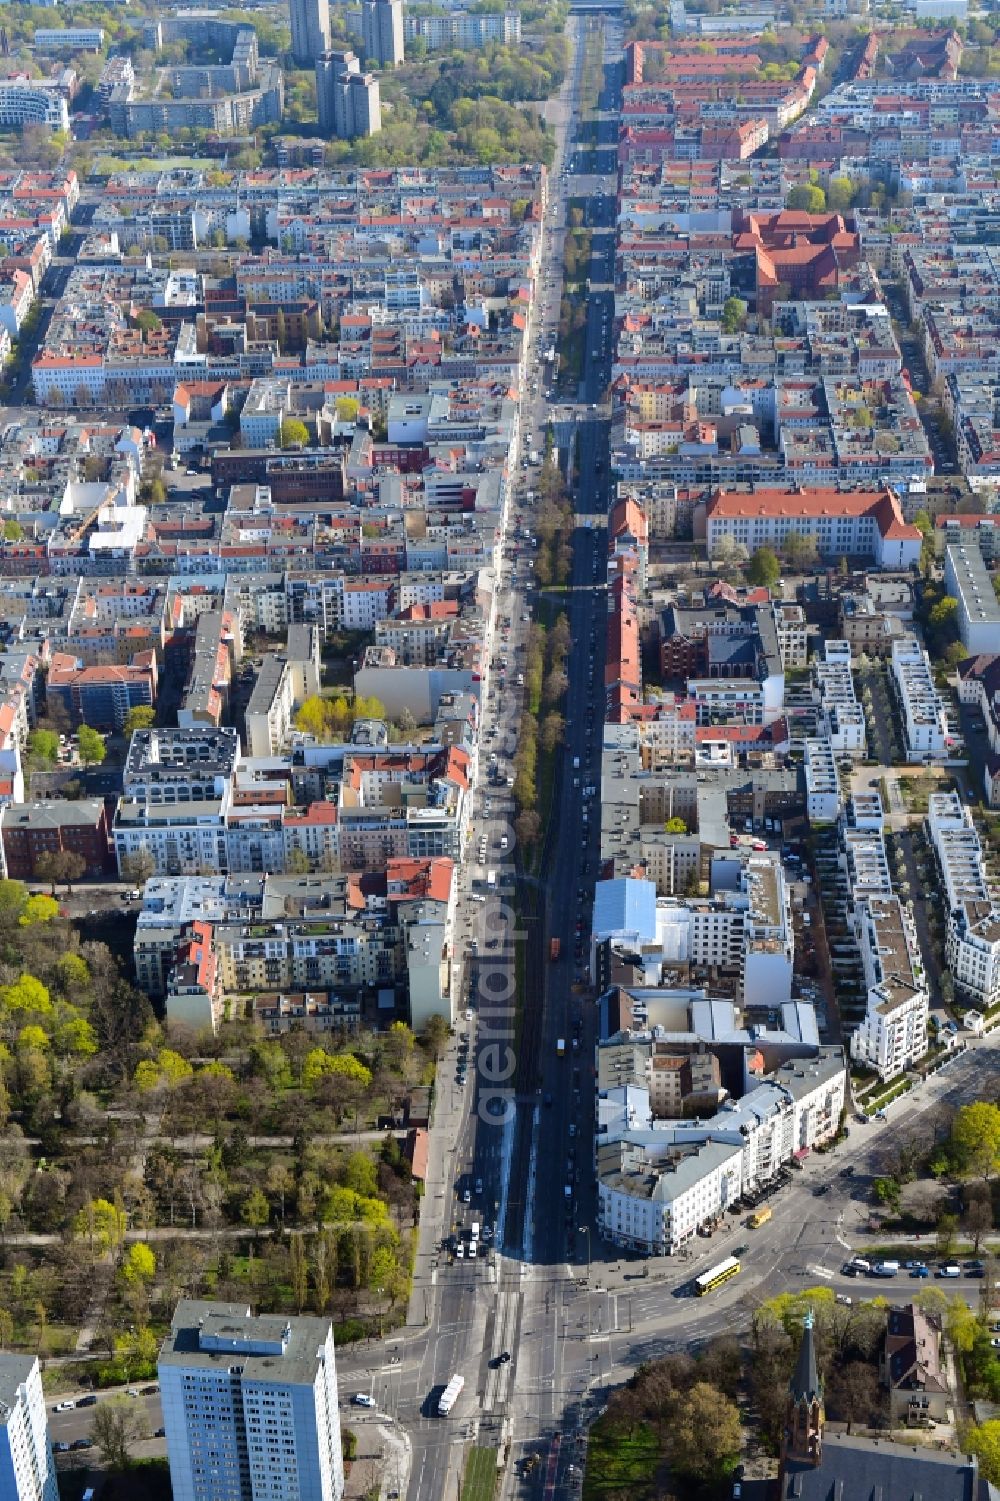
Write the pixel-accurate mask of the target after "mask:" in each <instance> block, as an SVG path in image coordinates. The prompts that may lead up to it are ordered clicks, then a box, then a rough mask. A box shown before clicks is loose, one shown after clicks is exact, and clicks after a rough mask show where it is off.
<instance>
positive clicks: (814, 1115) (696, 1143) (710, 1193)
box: [595, 1048, 846, 1256]
mask: <svg viewBox="0 0 1000 1501" xmlns="http://www.w3.org/2000/svg"><path fill="white" fill-rule="evenodd" d="M845 1081H846V1070H845V1067H844V1055H843V1052H842V1051H841V1049H839V1048H818V1049H817V1050H816V1051H815V1054H814V1055H813V1056H811V1057H808V1058H797V1059H793V1060H790V1061H788V1062H786V1063H784V1064H782V1065H781V1066H779V1067H778V1068H777V1069H775V1070H774V1072H773V1073H771V1074H770V1075H768V1077H767V1079H766V1080H763V1081H761V1082H760V1083H759V1084H758V1086H757V1087H756V1088H754V1089H751V1090H750V1091H749V1092H748V1093H747V1094H745V1095H744V1096H743V1098H742V1099H740V1100H728V1101H726V1102H725V1103H724V1104H723V1105H722V1107H721V1108H720V1109H719V1110H718V1111H717V1112H716V1113H715V1114H714V1115H712V1116H711V1117H710V1118H709V1119H708V1120H703V1121H700V1122H699V1123H698V1124H697V1125H693V1124H690V1125H689V1124H684V1125H677V1124H674V1123H662V1124H661V1125H660V1127H659V1129H657V1127H656V1125H655V1124H654V1122H653V1119H652V1115H651V1112H650V1110H649V1105H648V1091H647V1090H645V1089H644V1088H641V1087H638V1088H637V1087H635V1086H629V1088H628V1099H627V1105H626V1108H625V1110H624V1111H623V1112H622V1118H623V1120H624V1122H625V1124H624V1125H623V1127H622V1129H621V1130H615V1129H614V1126H613V1122H610V1121H609V1122H608V1125H609V1127H610V1129H608V1130H606V1131H601V1132H599V1134H598V1136H597V1139H596V1142H595V1150H596V1164H597V1190H598V1223H599V1226H600V1230H601V1234H602V1236H603V1237H604V1238H605V1239H606V1240H609V1241H611V1242H612V1243H613V1244H614V1245H617V1246H621V1247H623V1248H626V1249H629V1250H633V1251H638V1252H639V1253H640V1254H642V1255H646V1256H669V1255H675V1254H676V1253H677V1252H678V1251H680V1250H682V1249H683V1248H684V1246H685V1245H687V1244H688V1243H689V1242H690V1241H691V1240H692V1239H693V1238H694V1237H695V1236H696V1235H697V1233H698V1231H699V1230H700V1229H701V1228H702V1227H703V1226H705V1225H707V1224H710V1223H712V1222H713V1221H714V1220H716V1219H718V1217H719V1216H720V1215H722V1214H725V1213H726V1212H727V1211H728V1210H731V1209H733V1208H735V1207H738V1206H740V1204H741V1202H746V1200H747V1198H748V1197H749V1196H752V1195H754V1194H756V1193H757V1192H758V1191H759V1190H760V1189H761V1188H762V1187H765V1186H766V1185H768V1184H769V1183H771V1182H773V1181H774V1179H775V1178H776V1176H777V1174H778V1172H779V1171H780V1170H781V1168H782V1167H783V1166H784V1165H785V1164H787V1163H788V1162H790V1161H791V1160H792V1158H793V1157H794V1156H796V1155H797V1154H801V1153H804V1152H808V1151H810V1150H811V1149H812V1148H814V1147H816V1146H819V1145H822V1144H823V1143H824V1142H826V1141H829V1140H831V1139H832V1138H833V1137H834V1136H835V1135H836V1132H837V1130H838V1129H839V1125H840V1114H841V1111H842V1109H843V1106H844V1099H845ZM629 1121H631V1122H633V1123H634V1124H631V1125H629V1124H628V1122H629ZM605 1137H606V1138H607V1139H603V1138H605Z"/></svg>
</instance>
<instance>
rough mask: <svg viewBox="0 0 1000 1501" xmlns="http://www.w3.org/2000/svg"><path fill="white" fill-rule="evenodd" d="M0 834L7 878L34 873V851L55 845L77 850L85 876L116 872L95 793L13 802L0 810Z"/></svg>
mask: <svg viewBox="0 0 1000 1501" xmlns="http://www.w3.org/2000/svg"><path fill="white" fill-rule="evenodd" d="M0 840H2V845H3V860H4V865H5V867H6V868H5V871H4V874H5V875H6V876H8V877H9V878H10V879H11V880H18V881H33V880H37V879H39V877H38V871H37V865H38V858H39V856H40V855H42V854H45V853H46V852H49V853H53V854H54V853H56V852H57V851H60V850H72V851H73V852H74V853H75V854H78V855H80V856H82V858H83V859H84V860H85V861H86V871H85V877H86V879H87V880H92V881H93V880H99V879H101V878H103V877H107V876H113V875H114V874H115V861H114V855H113V853H112V849H111V842H110V828H109V824H108V810H107V808H106V807H105V804H104V800H103V799H102V798H99V797H90V798H81V799H80V801H79V802H75V803H72V802H44V803H12V804H10V805H9V806H8V807H6V808H4V809H2V810H0Z"/></svg>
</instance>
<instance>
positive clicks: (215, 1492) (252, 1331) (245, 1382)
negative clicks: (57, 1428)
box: [159, 1299, 344, 1501]
mask: <svg viewBox="0 0 1000 1501" xmlns="http://www.w3.org/2000/svg"><path fill="white" fill-rule="evenodd" d="M159 1377H160V1391H161V1393H162V1404H163V1424H164V1427H165V1428H166V1432H167V1457H168V1460H169V1463H170V1483H171V1488H172V1490H173V1495H174V1501H264V1498H267V1501H302V1498H304V1497H307V1496H308V1497H309V1498H310V1501H340V1498H341V1497H342V1496H343V1494H344V1465H343V1459H342V1457H341V1447H340V1415H339V1412H338V1407H337V1370H336V1361H335V1357H334V1348H333V1326H332V1325H331V1323H330V1321H329V1320H328V1319H318V1318H302V1317H299V1318H289V1317H285V1316H284V1315H280V1314H261V1315H258V1316H257V1317H253V1316H252V1315H251V1313H250V1310H249V1308H247V1307H246V1306H244V1305H241V1304H238V1303H202V1302H197V1301H195V1300H193V1299H185V1300H183V1301H182V1302H180V1303H179V1304H178V1305H177V1309H176V1312H175V1313H174V1318H173V1322H172V1324H171V1328H170V1333H169V1334H168V1335H167V1337H166V1339H165V1340H164V1342H163V1346H162V1348H161V1350H160V1360H159Z"/></svg>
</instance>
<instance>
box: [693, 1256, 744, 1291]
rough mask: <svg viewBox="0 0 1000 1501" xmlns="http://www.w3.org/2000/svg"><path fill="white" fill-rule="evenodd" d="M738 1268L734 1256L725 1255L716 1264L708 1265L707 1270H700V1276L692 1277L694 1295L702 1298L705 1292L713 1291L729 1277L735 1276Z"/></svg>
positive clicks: (738, 1265)
mask: <svg viewBox="0 0 1000 1501" xmlns="http://www.w3.org/2000/svg"><path fill="white" fill-rule="evenodd" d="M739 1269H740V1264H739V1262H738V1261H737V1259H736V1257H735V1256H727V1257H726V1259H725V1261H720V1262H719V1264H718V1266H710V1267H709V1269H708V1271H707V1272H702V1274H701V1276H700V1277H696V1278H695V1279H694V1290H695V1296H696V1297H699V1298H703V1297H704V1296H705V1294H706V1293H713V1292H714V1291H715V1289H716V1288H717V1287H721V1286H722V1284H723V1283H724V1282H728V1281H729V1279H730V1277H735V1276H736V1273H737V1272H738V1271H739Z"/></svg>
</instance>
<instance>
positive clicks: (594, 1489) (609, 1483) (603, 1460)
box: [583, 1418, 660, 1501]
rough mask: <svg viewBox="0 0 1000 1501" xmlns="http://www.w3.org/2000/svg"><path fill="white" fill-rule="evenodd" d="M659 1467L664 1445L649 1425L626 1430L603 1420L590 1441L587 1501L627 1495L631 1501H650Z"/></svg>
mask: <svg viewBox="0 0 1000 1501" xmlns="http://www.w3.org/2000/svg"><path fill="white" fill-rule="evenodd" d="M659 1463H660V1445H659V1443H658V1441H657V1438H656V1435H655V1433H654V1432H653V1430H652V1428H650V1426H649V1424H648V1423H640V1424H638V1425H637V1426H636V1427H635V1428H623V1427H621V1426H619V1425H616V1424H613V1423H609V1422H608V1421H607V1420H606V1419H605V1418H601V1419H599V1421H598V1422H596V1423H595V1424H594V1426H593V1428H591V1430H590V1437H589V1439H588V1441H587V1469H586V1473H585V1474H584V1477H583V1501H602V1498H604V1497H610V1496H614V1495H618V1494H621V1493H623V1492H626V1491H627V1492H628V1494H629V1496H630V1497H631V1501H647V1498H648V1497H649V1496H650V1495H651V1493H652V1485H653V1478H654V1476H655V1474H656V1471H657V1467H658V1466H659Z"/></svg>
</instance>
